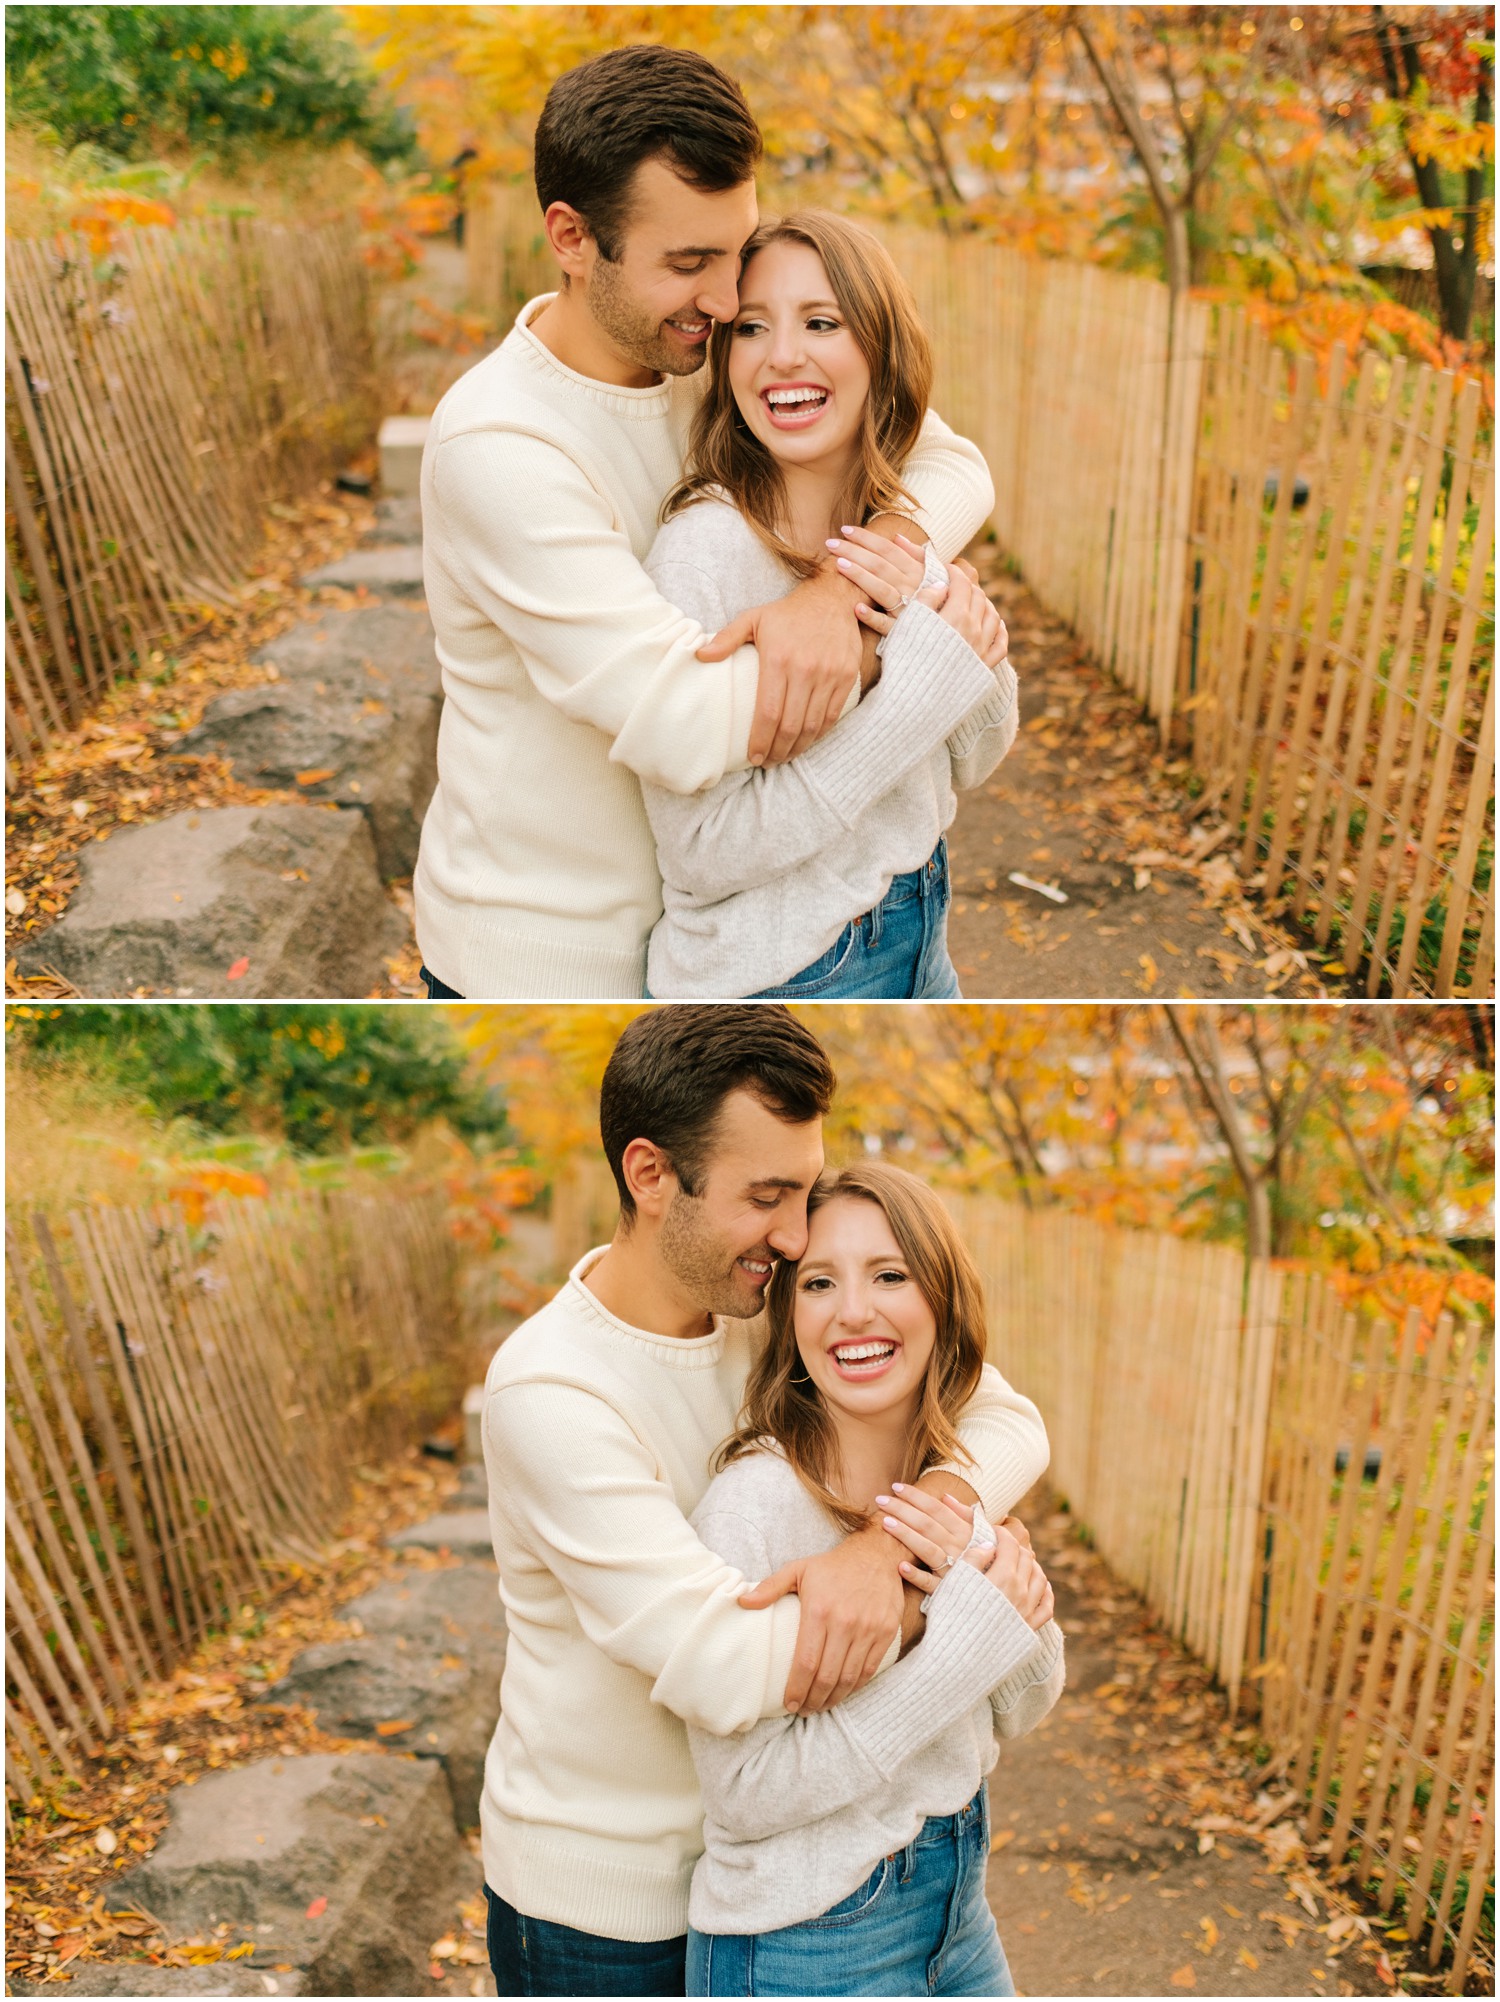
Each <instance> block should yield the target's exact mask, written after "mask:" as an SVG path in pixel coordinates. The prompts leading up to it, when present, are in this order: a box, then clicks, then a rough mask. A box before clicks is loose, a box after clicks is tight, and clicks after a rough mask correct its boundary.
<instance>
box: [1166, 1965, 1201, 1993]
mask: <svg viewBox="0 0 1500 2002" xmlns="http://www.w3.org/2000/svg"><path fill="white" fill-rule="evenodd" d="M1172 1986H1173V1987H1174V1988H1196V1987H1197V1986H1198V1977H1197V1975H1196V1974H1194V1972H1193V1968H1192V1963H1191V1961H1190V1962H1189V1963H1188V1965H1187V1966H1186V1967H1179V1968H1178V1970H1177V1972H1176V1973H1175V1974H1174V1975H1173V1976H1172Z"/></svg>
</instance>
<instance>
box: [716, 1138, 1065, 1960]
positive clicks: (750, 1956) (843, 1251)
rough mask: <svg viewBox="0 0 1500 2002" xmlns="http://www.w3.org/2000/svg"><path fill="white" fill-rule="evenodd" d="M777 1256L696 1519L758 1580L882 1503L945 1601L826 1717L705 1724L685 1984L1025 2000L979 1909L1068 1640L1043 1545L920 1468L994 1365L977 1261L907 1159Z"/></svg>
mask: <svg viewBox="0 0 1500 2002" xmlns="http://www.w3.org/2000/svg"><path fill="white" fill-rule="evenodd" d="M808 1207H809V1224H808V1242H807V1250H806V1252H805V1254H804V1255H803V1257H802V1259H801V1261H800V1263H799V1264H797V1265H795V1266H793V1265H787V1264H783V1265H781V1266H780V1267H778V1269H777V1272H776V1275H775V1277H774V1279H773V1280H772V1283H771V1290H770V1295H769V1299H768V1319H769V1327H770V1333H769V1339H768V1342H767V1345H766V1348H765V1350H764V1352H763V1354H762V1355H761V1357H760V1359H759V1361H758V1362H757V1364H756V1366H755V1368H754V1370H753V1371H752V1373H751V1377H750V1382H749V1385H748V1388H747V1392H746V1402H745V1412H744V1420H743V1423H742V1424H741V1426H740V1428H739V1430H738V1431H737V1432H736V1433H735V1434H734V1436H733V1437H732V1439H730V1441H729V1442H728V1444H727V1445H726V1446H725V1447H724V1449H723V1450H722V1453H721V1456H720V1461H721V1471H720V1472H719V1473H718V1474H717V1475H716V1477H715V1479H714V1481H713V1482H712V1484H711V1485H710V1487H709V1489H708V1491H707V1493H706V1494H705V1495H704V1497H703V1500H702V1501H701V1502H700V1503H699V1505H698V1508H697V1510H696V1512H695V1513H694V1516H693V1523H694V1526H695V1527H696V1529H697V1531H698V1534H699V1536H700V1537H702V1539H703V1541H704V1542H705V1543H706V1544H707V1545H708V1546H709V1548H710V1549H712V1550H714V1551H716V1552H717V1553H718V1554H719V1555H720V1556H721V1557H724V1558H725V1559H726V1560H727V1561H728V1562H730V1563H732V1564H734V1565H736V1566H738V1567H739V1569H741V1570H742V1571H743V1572H744V1573H745V1574H746V1576H748V1577H752V1578H756V1577H766V1576H768V1575H769V1574H770V1573H771V1572H772V1571H774V1570H776V1569H779V1568H780V1566H781V1565H783V1564H786V1563H789V1562H791V1561H793V1560H794V1559H796V1558H799V1557H805V1556H810V1555H812V1554H813V1553H815V1552H818V1551H822V1550H827V1549H830V1548H832V1546H833V1545H834V1544H835V1543H837V1541H838V1540H839V1538H840V1536H841V1535H842V1534H844V1533H845V1532H846V1531H848V1530H851V1529H854V1528H858V1527H861V1526H863V1525H864V1524H865V1523H866V1522H868V1521H869V1520H871V1519H872V1514H873V1511H872V1507H871V1504H872V1501H873V1504H874V1507H875V1508H878V1509H880V1510H881V1511H882V1519H883V1521H884V1523H885V1526H886V1528H887V1529H888V1530H890V1531H891V1533H892V1535H894V1536H896V1537H897V1538H898V1539H899V1540H900V1541H901V1542H903V1543H904V1544H905V1545H906V1547H907V1549H908V1550H909V1551H910V1552H911V1553H912V1554H911V1557H910V1559H909V1560H908V1561H906V1562H905V1563H903V1565H902V1570H903V1573H904V1575H905V1576H906V1578H907V1579H908V1580H909V1581H910V1582H911V1583H913V1584H916V1585H920V1586H921V1587H923V1589H924V1590H926V1591H927V1592H928V1593H929V1594H930V1598H929V1599H928V1600H927V1601H926V1602H925V1603H926V1606H927V1624H926V1631H925V1634H924V1635H923V1637H922V1639H921V1640H920V1642H919V1643H918V1644H917V1645H916V1646H915V1647H913V1648H912V1650H911V1651H910V1653H909V1654H908V1655H907V1656H906V1658H905V1659H904V1660H903V1661H901V1662H899V1663H897V1664H896V1665H894V1666H888V1667H886V1668H885V1669H884V1670H883V1671H882V1673H880V1674H879V1675H877V1676H876V1677H875V1679H874V1680H873V1681H872V1682H871V1683H869V1684H867V1685H866V1687H865V1688H863V1689H861V1690H860V1691H858V1692H857V1694H855V1695H854V1696H852V1697H850V1698H849V1699H848V1700H847V1701H846V1702H844V1703H841V1704H839V1705H838V1706H837V1707H836V1708H835V1709H833V1710H830V1711H826V1712H824V1713H822V1714H820V1715H817V1716H806V1717H790V1716H782V1717H773V1718H767V1719H765V1720H764V1721H763V1722H761V1723H760V1724H758V1725H756V1726H754V1727H753V1728H752V1729H751V1730H749V1731H747V1732H745V1733H744V1734H743V1735H742V1736H740V1737H735V1738H716V1737H713V1736H712V1735H710V1734H709V1733H708V1732H705V1731H701V1730H691V1729H690V1731H689V1733H688V1737H689V1743H690V1744H691V1747H692V1752H693V1759H694V1762H695V1764H696V1766H697V1769H698V1776H699V1781H700V1783H701V1786H702V1790H703V1806H704V1831H703V1839H704V1854H703V1856H702V1858H701V1859H700V1861H699V1863H698V1866H697V1868H696V1870H695V1871H694V1874H693V1883H692V1891H691V1897H690V1903H689V1920H690V1931H689V1935H688V1993H689V1994H692V1995H927V1994H934V1995H1010V1994H1013V1993H1014V1992H1015V1991H1014V1989H1013V1987H1012V1986H1011V1982H1010V1976H1009V1973H1008V1970H1007V1968H1006V1964H1005V1955H1004V1952H1003V1950H1002V1948H1001V1945H1000V1939H999V1934H998V1933H997V1931H996V1928H995V1921H994V1918H993V1916H992V1914H991V1912H990V1909H989V1906H988V1905H987V1904H986V1902H985V1896H984V1874H985V1866H986V1864H987V1863H988V1860H989V1821H988V1810H987V1796H986V1791H985V1776H986V1774H987V1773H988V1772H989V1771H990V1769H991V1768H992V1766H993V1765H994V1763H995V1759H996V1756H997V1752H996V1745H995V1735H994V1733H995V1729H996V1728H997V1727H998V1729H999V1731H1000V1733H1001V1735H1002V1736H1018V1735H1019V1734H1020V1733H1021V1732H1023V1731H1026V1730H1029V1729H1030V1728H1031V1727H1032V1726H1033V1725H1034V1724H1035V1723H1037V1722H1038V1721H1039V1720H1040V1718H1041V1717H1043V1716H1044V1715H1045V1714H1046V1712H1047V1711H1048V1710H1049V1709H1050V1708H1051V1706H1052V1704H1053V1703H1054V1702H1055V1701H1056V1699H1057V1696H1058V1693H1059V1691H1060V1690H1061V1687H1062V1679H1063V1651H1062V1636H1061V1634H1060V1633H1059V1631H1058V1629H1057V1627H1056V1625H1055V1624H1054V1623H1053V1621H1052V1618H1051V1612H1052V1594H1051V1590H1050V1588H1049V1587H1048V1585H1047V1581H1046V1579H1045V1577H1044V1576H1043V1575H1042V1572H1041V1570H1040V1568H1039V1567H1038V1565H1037V1563H1036V1560H1035V1559H1034V1558H1033V1557H1032V1555H1031V1552H1030V1550H1029V1549H1028V1548H1026V1547H1025V1546H1024V1545H1023V1544H1022V1543H1021V1542H1019V1541H1017V1540H1016V1538H1015V1537H1013V1536H1012V1535H1010V1534H1009V1533H1008V1531H1007V1530H1006V1528H1005V1527H1004V1526H1003V1525H1002V1527H1001V1528H1000V1529H999V1530H998V1531H994V1530H991V1529H990V1528H989V1525H987V1524H983V1525H982V1527H981V1521H982V1519H981V1518H980V1517H979V1511H978V1509H977V1508H976V1509H975V1510H974V1512H973V1515H972V1516H971V1514H970V1512H969V1511H968V1510H965V1509H962V1508H960V1507H959V1506H958V1505H957V1504H953V1503H944V1502H940V1501H936V1500H934V1499H933V1498H931V1497H929V1496H927V1495H926V1494H924V1493H923V1492H922V1491H921V1490H919V1489H916V1488H913V1487H911V1486H910V1485H908V1484H909V1483H911V1482H912V1481H914V1480H916V1479H917V1478H918V1477H919V1476H920V1475H921V1474H922V1473H923V1472H925V1471H926V1470H927V1469H928V1468H929V1467H933V1466H936V1465H938V1464H940V1463H942V1462H945V1461H948V1460H952V1459H955V1458H957V1457H958V1456H959V1455H960V1454H961V1448H960V1447H959V1444H958V1439H957V1436H956V1433H955V1431H954V1419H955V1415H956V1413H957V1412H958V1411H959V1410H961V1408H962V1406H963V1404H964V1401H965V1399H966V1398H967V1397H968V1396H969V1395H970V1393H971V1391H972V1390H973V1388H974V1386H975V1384H976V1383H977V1382H978V1379H979V1373H980V1370H981V1368H982V1366H983V1362H984V1352H985V1325H984V1309H983V1300H982V1297H981V1292H980V1285H979V1278H978V1275H977V1273H976V1272H975V1270H974V1266H973V1262H972V1260H971V1259H970V1258H969V1255H968V1253H967V1251H966V1250H965V1248H964V1246H963V1243H962V1241H961V1240H960V1238H959V1236H958V1233H957V1231H956V1230H955V1228H954V1226H953V1223H952V1221H951V1220H950V1218H949V1217H948V1214H947V1212H946V1211H945V1210H944V1209H943V1207H942V1205H941V1204H940V1203H939V1202H938V1200H937V1198H936V1197H935V1196H934V1195H933V1194H932V1193H931V1191H930V1190H928V1189H926V1188H925V1187H924V1186H923V1185H922V1183H920V1182H919V1181H917V1180H916V1178H915V1177H914V1176H911V1175H908V1174H906V1173H904V1172H903V1171H902V1170H901V1169H899V1168H890V1167H885V1166H883V1165H880V1164H878V1163H877V1164H868V1165H864V1166H860V1167H855V1168H846V1169H845V1170H844V1171H843V1172H842V1173H841V1174H840V1175H838V1176H837V1177H836V1178H835V1179H833V1180H832V1181H825V1182H823V1183H821V1184H819V1186H818V1188H817V1189H816V1190H815V1191H814V1194H813V1197H812V1199H811V1201H810V1202H809V1206H808Z"/></svg>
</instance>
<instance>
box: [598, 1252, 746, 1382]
mask: <svg viewBox="0 0 1500 2002" xmlns="http://www.w3.org/2000/svg"><path fill="white" fill-rule="evenodd" d="M608 1249H609V1246H608V1245H607V1244H601V1245H596V1246H595V1248H594V1249H593V1250H592V1251H589V1252H585V1254H584V1255H583V1257H582V1258H580V1259H579V1261H578V1263H577V1264H576V1265H575V1266H574V1267H573V1270H572V1271H571V1272H570V1273H569V1274H568V1285H569V1287H570V1288H571V1289H572V1290H573V1292H574V1294H575V1295H576V1296H577V1298H578V1299H579V1300H580V1301H581V1302H582V1303H583V1304H584V1305H585V1306H586V1307H587V1309H588V1311H589V1314H590V1315H591V1317H592V1318H593V1319H594V1320H596V1321H598V1322H601V1323H602V1324H603V1325H604V1326H605V1327H607V1328H610V1329H611V1330H613V1332H614V1333H615V1334H617V1335H622V1336H624V1337H625V1339H626V1340H628V1341H631V1342H635V1343H638V1344H640V1345H641V1346H642V1347H645V1348H649V1349H650V1351H651V1352H652V1354H653V1355H655V1356H658V1357H659V1358H660V1359H661V1360H662V1361H663V1362H670V1363H672V1364H674V1365H675V1366H677V1367H678V1368H685V1369H691V1368H694V1367H696V1366H697V1365H699V1364H702V1363H714V1362H717V1361H718V1359H719V1357H720V1356H721V1355H722V1353H723V1350H724V1342H725V1337H726V1335H727V1334H728V1329H729V1323H728V1322H727V1321H726V1320H725V1319H724V1317H723V1315H721V1314H716V1315H715V1316H714V1324H713V1327H712V1329H711V1330H710V1331H709V1333H708V1334H706V1335H659V1334H656V1333H655V1332H654V1331H653V1330H652V1329H650V1328H638V1327H636V1325H635V1324H634V1322H632V1321H622V1320H621V1319H620V1317H619V1315H618V1314H612V1313H611V1312H610V1310H609V1308H608V1307H606V1306H605V1304H604V1302H603V1301H602V1300H601V1299H600V1298H599V1296H598V1294H597V1293H595V1292H594V1291H593V1289H592V1288H591V1287H589V1286H587V1285H585V1284H584V1280H585V1278H586V1276H587V1274H588V1273H589V1272H591V1271H592V1270H593V1268H594V1267H595V1266H596V1265H597V1264H598V1263H599V1260H600V1259H601V1258H602V1257H603V1256H604V1254H605V1252H606V1251H608Z"/></svg>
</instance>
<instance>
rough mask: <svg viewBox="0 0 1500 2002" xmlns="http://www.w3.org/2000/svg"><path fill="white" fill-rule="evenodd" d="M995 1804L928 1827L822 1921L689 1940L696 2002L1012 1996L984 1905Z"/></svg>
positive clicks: (975, 1802)
mask: <svg viewBox="0 0 1500 2002" xmlns="http://www.w3.org/2000/svg"><path fill="white" fill-rule="evenodd" d="M989 1860H990V1817H989V1802H988V1799H987V1797H986V1794H985V1790H984V1788H983V1787H981V1788H980V1789H979V1791H978V1793H977V1794H975V1796H974V1798H973V1799H972V1800H971V1801H970V1802H969V1804H968V1806H967V1807H966V1808H964V1809H962V1810H961V1811H960V1812H959V1813H958V1814H950V1815H945V1816H943V1817H942V1818H938V1817H936V1816H934V1817H931V1818H929V1819H928V1820H927V1821H924V1822H923V1824H922V1826H921V1828H920V1830H919V1831H918V1833H917V1836H916V1839H915V1841H913V1842H910V1843H908V1844H907V1846H906V1848H905V1849H898V1850H897V1851H896V1853H895V1855H894V1856H887V1857H885V1858H884V1860H883V1861H881V1862H879V1863H877V1864H876V1865H875V1868H874V1869H873V1870H872V1871H871V1873H870V1875H869V1876H868V1877H867V1878H866V1880H865V1881H864V1883H863V1884H861V1885H860V1887H859V1889H858V1890H857V1891H855V1892H854V1893H853V1894H852V1895H851V1896H849V1897H847V1898H845V1899H843V1900H842V1902H841V1903H839V1904H837V1905H833V1906H831V1907H830V1908H829V1910H828V1911H826V1912H824V1914H823V1916H822V1917H821V1918H817V1919H808V1920H806V1921H805V1922H804V1923H803V1924H802V1925H799V1926H782V1927H780V1928H779V1930H777V1931H776V1932H762V1933H701V1932H690V1933H689V1934H688V1966H687V1972H688V1993H689V1995H1014V1994H1015V1992H1016V1991H1015V1987H1014V1985H1013V1984H1012V1982H1011V1978H1010V1969H1009V1968H1008V1967H1007V1966H1006V1964H1005V1951H1004V1949H1003V1948H1002V1946H1001V1944H1000V1935H999V1933H998V1932H997V1931H996V1928H995V1917H994V1914H993V1912H991V1910H990V1908H989V1905H988V1904H987V1903H986V1901H985V1895H984V1875H985V1871H986V1869H987V1868H988V1865H989Z"/></svg>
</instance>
